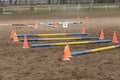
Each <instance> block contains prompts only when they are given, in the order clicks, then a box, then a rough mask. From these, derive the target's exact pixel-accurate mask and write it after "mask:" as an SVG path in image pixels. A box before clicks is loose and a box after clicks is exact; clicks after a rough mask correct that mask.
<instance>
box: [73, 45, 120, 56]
mask: <svg viewBox="0 0 120 80" xmlns="http://www.w3.org/2000/svg"><path fill="white" fill-rule="evenodd" d="M115 48H120V45H114V46H107V47H101V48H96V49H90V50H83V51H77V52H71V56H77V55H82V54H88V53H93V52H98V51H104V50H110V49H115Z"/></svg>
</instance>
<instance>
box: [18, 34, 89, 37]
mask: <svg viewBox="0 0 120 80" xmlns="http://www.w3.org/2000/svg"><path fill="white" fill-rule="evenodd" d="M87 35H88V33H54V34H17V36H18V37H24V36H27V37H43V36H87Z"/></svg>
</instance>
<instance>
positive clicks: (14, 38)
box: [13, 32, 18, 42]
mask: <svg viewBox="0 0 120 80" xmlns="http://www.w3.org/2000/svg"><path fill="white" fill-rule="evenodd" d="M13 41H14V42H18V37H17V34H16V32H14V36H13Z"/></svg>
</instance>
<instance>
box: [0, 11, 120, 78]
mask: <svg viewBox="0 0 120 80" xmlns="http://www.w3.org/2000/svg"><path fill="white" fill-rule="evenodd" d="M119 13H120V12H103V13H102V14H101V13H94V12H90V13H74V14H72V13H71V14H68V15H67V14H65V15H63V14H61V15H60V14H59V15H58V14H50V15H49V16H47V17H46V15H34V16H32V17H31V16H30V15H28V16H27V18H26V16H23V15H2V16H1V18H0V23H1V24H3V23H4V24H7V23H8V24H14V23H34V22H36V21H39V22H43V21H53V20H59V21H63V20H64V21H71V20H76V16H81V20H82V21H84V17H85V16H88V17H89V24H85V25H84V26H85V29H86V32H87V33H89V36H94V37H99V34H100V31H101V29H103V30H104V33H105V39H112V35H113V31H116V32H117V36H118V40H119V41H120V36H119V34H120V14H119ZM94 14H96V15H94ZM53 15H55V16H56V17H52V16H53ZM38 16H39V17H38ZM13 27H14V29H15V30H16V32H17V33H36V34H37V33H72V32H81V25H79V24H74V25H69V27H68V28H67V29H63V28H62V27H61V26H60V27H59V29H55V28H50V27H47V26H45V25H39V29H34V28H33V27H27V26H25V27H22V26H19V27H15V26H13ZM13 27H11V26H4V27H2V26H0V34H1V35H0V80H120V49H113V50H108V51H101V52H96V53H94V54H93V53H91V54H86V55H80V56H74V57H72V58H71V60H70V61H62V60H61V56H62V54H63V50H64V46H53V47H42V48H29V49H23V48H22V45H23V43H22V42H13V40H11V39H10V33H11V30H12V28H13ZM19 39H20V38H19ZM49 42H65V41H49ZM34 43H48V41H41V42H29V45H31V44H34ZM116 44H119V43H101V44H85V45H70V49H71V52H74V51H81V50H86V49H93V48H97V47H103V46H108V45H116Z"/></svg>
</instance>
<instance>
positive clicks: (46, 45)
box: [30, 40, 111, 48]
mask: <svg viewBox="0 0 120 80" xmlns="http://www.w3.org/2000/svg"><path fill="white" fill-rule="evenodd" d="M109 42H111V40H95V41H78V42H63V43H47V44H32V45H31V46H30V47H31V48H35V47H50V46H64V45H66V44H69V45H76V44H90V43H109Z"/></svg>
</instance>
